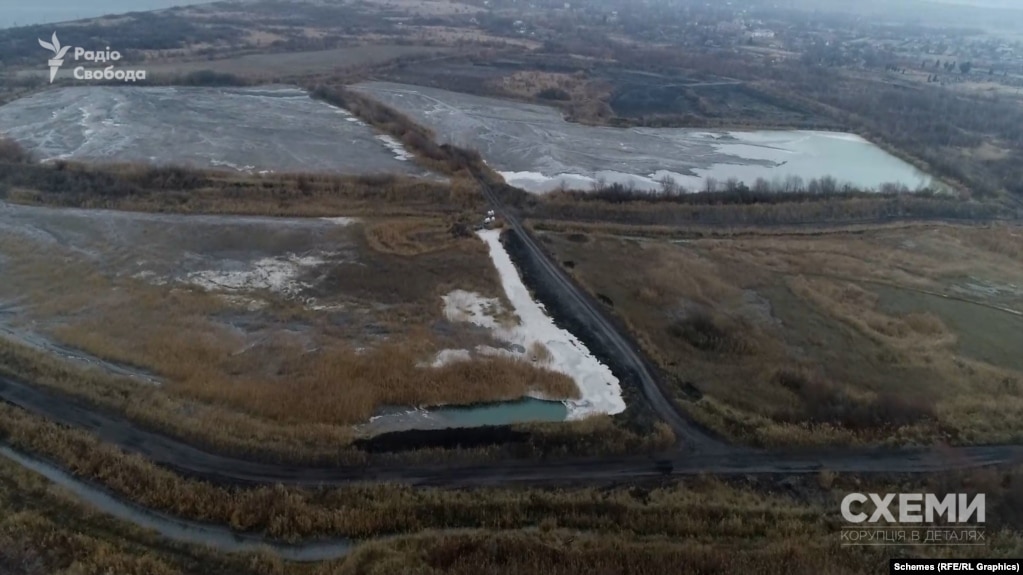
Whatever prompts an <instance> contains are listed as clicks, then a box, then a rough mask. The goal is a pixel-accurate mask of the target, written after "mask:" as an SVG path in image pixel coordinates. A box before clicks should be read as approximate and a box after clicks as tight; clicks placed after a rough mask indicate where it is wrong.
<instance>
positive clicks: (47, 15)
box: [0, 0, 209, 28]
mask: <svg viewBox="0 0 1023 575" xmlns="http://www.w3.org/2000/svg"><path fill="white" fill-rule="evenodd" d="M206 1H209V0H206ZM202 2H203V0H2V2H0V4H3V7H2V8H0V28H9V27H11V26H18V25H28V24H46V23H50V22H65V21H67V20H77V19H79V18H94V17H96V16H103V15H106V14H119V13H122V12H138V11H142V10H156V9H159V8H170V7H171V6H183V5H185V4H200V3H202Z"/></svg>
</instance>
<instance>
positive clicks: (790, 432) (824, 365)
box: [548, 225, 1023, 445]
mask: <svg viewBox="0 0 1023 575" xmlns="http://www.w3.org/2000/svg"><path fill="white" fill-rule="evenodd" d="M1017 233H1018V232H1017V231H1016V229H1014V228H1001V227H996V228H992V229H982V228H972V227H955V226H944V225H939V226H915V227H910V228H902V229H893V228H880V229H876V230H872V231H857V232H852V233H850V232H839V233H829V234H823V235H784V234H781V235H779V234H766V235H764V236H763V237H757V236H755V235H742V236H737V237H735V238H730V239H716V238H708V239H690V240H679V241H677V242H675V243H668V242H664V241H654V240H642V239H624V238H610V237H606V236H601V235H597V234H594V233H591V234H590V235H583V234H579V232H574V234H564V235H558V234H549V235H548V237H549V238H550V242H549V245H550V246H551V248H552V249H553V250H554V252H555V253H556V254H557V257H558V259H559V260H562V261H572V262H573V267H572V268H571V270H570V273H572V274H573V275H574V276H575V277H576V278H577V279H579V280H580V281H581V282H583V284H584V285H586V286H587V287H588V288H589V289H590V290H591V291H593V292H595V293H601V294H604V295H605V296H607V297H609V298H610V299H612V300H613V301H614V304H615V305H614V310H615V313H617V314H618V315H619V316H620V317H621V318H622V320H623V321H624V322H625V323H626V324H627V325H628V326H629V328H630V329H631V331H633V333H634V334H635V335H636V337H637V339H638V340H639V341H640V343H641V344H642V345H643V347H644V349H645V350H646V351H647V352H648V353H649V354H650V355H651V356H652V357H653V358H654V359H655V361H657V362H658V363H659V364H660V365H661V366H662V367H664V368H665V369H667V370H668V371H669V372H670V373H671V376H672V378H673V380H674V381H677V382H679V383H680V384H681V383H684V384H686V385H685V386H680V389H688V390H689V391H687V392H686V393H687V397H690V399H688V400H686V401H684V402H683V405H684V406H685V407H686V408H687V409H688V410H689V411H690V412H691V414H692V415H693V417H695V418H697V419H698V420H700V421H702V422H704V423H705V424H707V425H710V426H712V427H714V428H717V429H719V430H721V431H723V432H724V433H726V434H727V435H729V436H731V437H733V438H735V439H738V440H743V441H747V442H752V443H755V444H760V445H791V444H820V443H831V444H856V443H863V442H871V443H873V442H885V443H927V442H931V441H934V440H943V441H952V442H961V443H972V442H989V441H1014V440H1017V439H1019V438H1020V437H1023V426H1021V425H1020V424H1018V422H1019V417H1020V416H1021V415H1023V396H1021V390H1020V384H1019V382H1020V381H1023V372H1021V371H1020V370H1019V368H1018V367H1014V366H1015V365H1016V363H1018V362H1016V361H1015V359H1014V358H1013V357H1010V356H1011V355H1012V354H1011V353H1010V351H1009V350H1010V349H1011V348H1012V345H1013V344H1012V343H1011V342H1012V341H1023V324H1020V325H1019V326H1018V327H1016V328H1012V327H1011V326H1012V325H1015V324H1013V323H1012V322H1013V321H1015V320H1014V319H1013V318H1014V317H1015V316H1014V315H1013V314H1012V313H1010V312H1009V311H1004V310H1012V309H1023V305H1021V304H1023V293H1020V292H1019V291H1017V292H1016V295H1015V296H1013V295H1011V292H1009V291H1002V292H999V293H998V294H997V295H990V296H985V294H984V293H983V292H980V291H975V292H970V293H963V292H960V291H954V289H953V288H955V289H960V288H959V286H961V285H963V282H964V281H968V282H974V283H978V284H987V283H990V284H992V285H996V286H1011V285H1016V286H1021V285H1023V270H1021V269H1020V267H1019V266H1018V263H1017V262H1018V261H1019V260H1018V259H1016V258H1017V257H1018V253H1017V249H1016V243H1014V242H1015V240H1017V239H1018V238H1016V237H1015V234H1017ZM573 239H574V240H575V241H572V240H573ZM580 240H583V241H580ZM637 263H639V264H640V265H637ZM621 270H629V273H622V272H621ZM1002 289H1004V290H1010V288H1008V287H1005V288H1002ZM929 294H951V295H950V296H949V297H945V298H943V297H940V295H938V296H934V295H929ZM894 296H898V297H897V298H894V299H893V297H894ZM906 302H911V303H912V305H911V306H908V307H907V305H908V304H907V303H906ZM944 302H948V303H947V304H946V303H944ZM956 306H960V307H961V306H966V307H969V306H976V307H975V308H974V309H976V310H979V311H983V312H984V314H985V315H983V317H984V318H987V317H989V315H991V314H993V315H991V317H995V319H999V317H1000V318H1002V319H999V321H1000V322H1001V323H1000V324H999V327H998V328H997V329H999V330H1000V331H998V332H997V333H998V334H999V335H998V336H997V337H998V338H1002V339H1001V340H1000V341H1001V343H1000V344H999V345H1002V344H1004V345H1003V347H1005V350H1004V351H997V350H994V349H990V348H984V345H986V343H985V342H987V341H988V340H990V339H992V338H993V337H995V336H992V335H991V332H990V330H992V329H995V327H994V326H992V325H988V324H987V323H985V322H987V321H990V320H988V319H983V320H982V319H980V317H981V316H980V315H977V318H978V319H976V320H975V321H974V322H973V323H970V321H971V320H970V317H971V314H970V313H968V311H967V310H966V309H965V308H962V309H960V307H956ZM950 314H951V315H950ZM998 314H1002V315H1001V316H998ZM1003 319H1004V321H1002V320H1003ZM1002 324H1004V325H1002ZM1013 329H1015V332H1013ZM1013 333H1015V335H1013ZM1004 338H1009V339H1007V340H1006V339H1004ZM1012 338H1018V339H1016V340H1014V339H1012ZM996 339H997V338H996ZM975 342H979V343H975ZM978 354H979V355H978ZM693 388H695V389H697V390H698V391H699V392H700V393H702V398H700V399H698V400H695V399H693V398H692V396H693V394H692V390H693ZM984 410H991V411H990V412H989V413H988V415H986V416H982V415H981V414H982V413H983V411H984ZM993 414H998V415H997V416H995V415H993Z"/></svg>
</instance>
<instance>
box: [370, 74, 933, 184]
mask: <svg viewBox="0 0 1023 575" xmlns="http://www.w3.org/2000/svg"><path fill="white" fill-rule="evenodd" d="M356 89H358V90H360V91H361V92H363V93H365V94H367V95H369V96H372V97H373V98H376V99H378V100H380V101H381V102H383V103H385V104H387V105H389V106H392V107H394V108H397V109H398V110H400V111H401V112H403V113H405V114H408V115H409V116H411V117H412V118H413V119H414V120H416V121H417V122H419V123H421V124H424V125H426V126H427V127H429V128H430V129H432V130H433V131H434V133H436V134H437V135H438V138H439V139H440V140H442V142H444V143H451V144H455V145H458V146H464V147H469V148H475V149H477V150H479V151H480V153H481V154H482V155H483V158H484V159H485V160H486V161H487V163H488V164H490V165H491V166H492V167H493V168H494V169H495V170H497V171H499V172H501V174H502V175H503V176H504V177H505V180H507V181H508V183H510V184H512V185H514V186H518V187H521V188H523V189H526V190H529V191H533V192H545V191H550V190H554V189H557V188H558V187H560V186H562V185H564V186H566V187H568V188H577V189H589V188H590V187H591V185H592V184H594V183H595V182H598V181H601V180H602V181H604V182H606V183H614V182H619V183H622V184H625V185H630V184H631V185H633V186H635V187H636V188H638V189H645V190H656V189H659V188H660V183H659V181H660V180H661V179H662V178H664V177H665V176H670V177H671V178H672V179H674V180H675V181H676V183H678V184H680V185H681V186H683V187H685V188H686V189H688V190H691V191H699V190H703V189H704V188H705V186H706V182H707V180H708V179H710V178H713V179H715V180H717V181H718V182H724V181H726V180H728V179H729V178H735V179H737V180H739V181H743V182H746V183H747V184H753V183H754V181H755V180H756V179H757V178H764V179H766V180H768V181H769V182H778V183H782V182H783V181H784V180H785V179H786V178H787V177H789V176H798V177H800V178H802V179H803V180H804V181H807V180H810V179H811V178H821V177H823V176H831V177H833V178H835V179H836V180H837V181H838V183H839V184H845V183H849V184H852V185H854V186H857V187H862V188H869V189H876V188H878V187H879V186H881V185H882V184H887V183H895V184H901V185H904V186H906V187H907V188H909V189H918V188H922V187H926V186H936V187H937V186H939V184H938V183H937V182H935V181H934V179H933V178H932V177H930V176H928V175H927V174H925V173H923V172H921V171H919V170H917V169H916V168H915V167H913V166H911V165H909V164H907V163H906V162H904V161H902V160H900V159H898V158H896V157H895V156H892V155H891V154H889V153H887V152H885V151H884V150H882V149H880V148H878V147H877V146H875V145H873V144H871V143H870V142H868V141H866V140H864V139H863V138H860V137H859V136H856V135H853V134H845V133H838V132H814V131H799V130H794V131H758V132H726V131H721V132H711V131H705V130H693V129H681V128H611V127H593V126H584V125H581V124H574V123H570V122H567V121H565V120H564V119H563V117H562V113H561V112H560V111H558V110H556V109H554V108H550V107H546V106H538V105H534V104H524V103H519V102H512V101H506V100H500V99H496V98H486V97H480V96H472V95H468V94H461V93H457V92H449V91H446V90H440V89H436V88H426V87H420V86H411V85H404V84H393V83H386V82H370V83H364V84H359V85H357V86H356Z"/></svg>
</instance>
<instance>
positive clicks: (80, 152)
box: [0, 86, 423, 175]
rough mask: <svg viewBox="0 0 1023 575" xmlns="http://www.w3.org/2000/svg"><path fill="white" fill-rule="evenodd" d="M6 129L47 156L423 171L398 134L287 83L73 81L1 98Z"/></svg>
mask: <svg viewBox="0 0 1023 575" xmlns="http://www.w3.org/2000/svg"><path fill="white" fill-rule="evenodd" d="M0 133H5V134H6V135H8V136H9V137H12V138H14V139H16V140H18V141H19V142H20V143H21V144H22V145H23V146H25V147H26V148H27V149H29V150H30V151H32V152H33V153H34V154H35V155H36V156H37V157H38V158H39V159H71V160H86V161H101V162H135V161H142V162H149V163H154V164H161V165H162V164H183V165H190V166H196V167H201V168H222V169H224V168H230V169H234V170H238V171H244V172H263V171H274V172H296V171H304V172H334V173H344V174H356V173H357V174H367V173H392V174H393V173H397V174H413V175H414V174H421V173H423V170H422V169H420V168H419V167H418V166H416V165H415V164H414V163H413V162H412V161H411V159H410V157H409V156H408V154H406V153H405V152H404V150H402V149H401V147H400V146H399V145H397V143H396V142H394V141H393V140H390V139H389V138H387V137H385V136H381V135H379V134H377V133H376V132H374V131H373V129H372V128H370V127H369V126H367V125H365V124H364V123H362V122H360V121H358V120H357V119H356V118H354V117H352V116H351V115H350V114H348V113H347V112H346V111H344V110H341V109H339V108H335V107H333V106H330V105H328V104H325V103H323V102H319V101H316V100H313V99H312V98H310V97H309V95H308V94H307V93H306V92H305V91H303V90H300V89H297V88H292V87H286V86H265V87H257V88H183V87H134V86H132V87H105V86H103V87H99V86H97V87H93V86H89V87H70V88H63V89H58V90H53V91H48V92H43V93H41V94H36V95H34V96H31V97H28V98H24V99H21V100H16V101H14V102H12V103H10V104H8V105H6V106H3V107H0Z"/></svg>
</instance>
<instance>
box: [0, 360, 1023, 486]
mask: <svg viewBox="0 0 1023 575" xmlns="http://www.w3.org/2000/svg"><path fill="white" fill-rule="evenodd" d="M0 398H2V399H3V400H5V401H7V402H8V403H11V404H13V405H15V406H18V407H20V408H22V409H25V410H27V411H30V412H33V413H38V414H40V415H44V416H46V417H47V418H49V419H51V420H52V421H54V422H56V423H59V424H63V425H68V426H73V427H77V428H81V429H85V430H87V431H89V432H91V433H92V434H94V435H95V436H96V437H98V438H99V439H100V440H102V441H104V442H107V443H111V444H114V445H118V446H120V447H121V448H123V449H124V450H126V451H128V452H130V453H135V454H138V455H142V456H144V457H146V458H147V459H149V460H151V461H152V462H154V463H156V464H158V465H161V466H164V467H167V468H169V469H172V470H174V471H176V472H178V473H180V474H181V475H184V476H187V477H192V478H195V479H203V480H207V481H211V482H215V483H218V484H231V485H256V484H267V483H272V484H277V483H279V484H283V485H296V486H320V485H329V486H337V485H346V484H352V483H364V482H376V483H384V482H394V483H406V484H411V485H419V486H444V487H469V486H498V485H512V484H551V483H573V484H582V483H587V484H607V483H615V482H624V481H634V480H637V479H642V478H651V477H655V476H658V475H660V474H661V473H660V471H658V470H657V467H656V465H655V463H654V460H653V459H652V457H651V456H623V457H609V458H596V457H594V458H577V459H564V460H550V461H528V460H512V461H496V462H493V463H485V464H475V465H457V466H452V465H449V464H427V465H420V466H401V467H394V466H379V467H376V466H367V467H355V468H353V467H347V468H325V467H309V466H299V465H280V464H272V463H261V462H256V461H248V460H243V459H238V458H234V457H231V456H226V455H222V454H216V453H210V452H207V451H204V450H202V449H198V448H196V447H194V446H192V445H189V444H188V443H186V442H184V441H180V440H177V439H174V438H171V437H167V436H164V435H161V434H159V433H156V432H152V431H148V430H146V429H142V428H141V427H139V426H137V425H136V424H134V423H132V422H131V421H129V420H128V419H126V418H125V417H123V416H119V415H114V414H106V413H102V412H98V411H94V410H93V409H91V408H90V407H89V406H86V405H84V404H82V403H80V402H78V401H76V400H74V399H72V398H69V397H66V396H63V395H59V394H56V393H51V392H49V391H44V390H41V389H39V388H37V387H34V386H30V385H25V384H22V383H18V382H16V381H12V380H9V379H3V378H0ZM664 459H667V460H670V461H671V462H672V464H673V469H672V471H671V473H672V474H674V475H695V474H701V473H710V474H718V475H747V474H763V473H767V474H786V475H789V474H804V473H816V472H818V471H820V470H821V469H829V470H832V471H837V472H861V473H914V472H933V471H940V470H943V469H951V468H972V467H982V466H988V465H1005V464H1016V463H1023V446H1016V445H1004V446H978V447H962V448H918V449H859V450H853V451H839V452H835V451H833V450H830V451H829V450H822V449H815V450H805V451H786V452H772V451H753V450H745V449H739V448H734V449H731V450H729V451H727V452H720V451H717V452H709V453H689V452H682V451H676V452H675V453H673V454H670V455H667V456H666V457H664Z"/></svg>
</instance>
